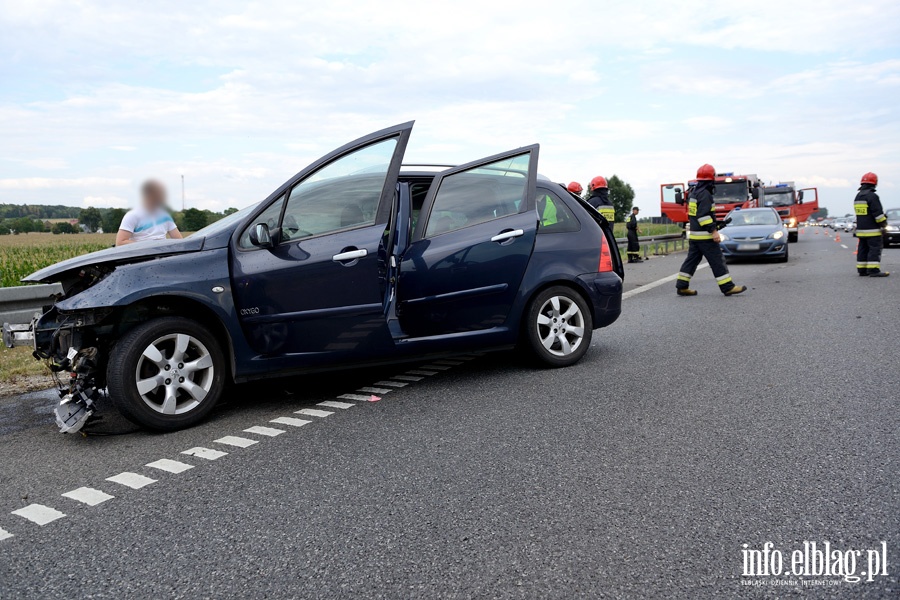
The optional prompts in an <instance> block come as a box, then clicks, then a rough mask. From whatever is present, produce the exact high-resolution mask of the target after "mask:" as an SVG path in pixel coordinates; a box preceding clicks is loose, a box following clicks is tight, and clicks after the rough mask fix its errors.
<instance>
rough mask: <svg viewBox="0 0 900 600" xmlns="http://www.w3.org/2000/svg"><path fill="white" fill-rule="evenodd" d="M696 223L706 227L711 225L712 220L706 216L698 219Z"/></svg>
mask: <svg viewBox="0 0 900 600" xmlns="http://www.w3.org/2000/svg"><path fill="white" fill-rule="evenodd" d="M697 222H698V223H700V224H701V225H703V226H704V227H706V226H707V225H712V222H713V218H712V217H710V216H709V215H706V216H705V217H700V218H699V219H697Z"/></svg>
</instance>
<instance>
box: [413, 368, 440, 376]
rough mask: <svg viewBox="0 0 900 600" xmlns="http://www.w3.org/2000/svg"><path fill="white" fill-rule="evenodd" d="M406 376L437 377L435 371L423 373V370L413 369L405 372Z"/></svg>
mask: <svg viewBox="0 0 900 600" xmlns="http://www.w3.org/2000/svg"><path fill="white" fill-rule="evenodd" d="M406 374H407V375H437V374H438V372H437V371H425V370H424V369H413V370H412V371H407V372H406Z"/></svg>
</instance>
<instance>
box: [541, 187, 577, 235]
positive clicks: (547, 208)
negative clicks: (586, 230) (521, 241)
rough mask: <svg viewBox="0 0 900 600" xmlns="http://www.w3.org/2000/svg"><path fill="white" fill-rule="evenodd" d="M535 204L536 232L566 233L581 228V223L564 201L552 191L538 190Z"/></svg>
mask: <svg viewBox="0 0 900 600" xmlns="http://www.w3.org/2000/svg"><path fill="white" fill-rule="evenodd" d="M535 206H536V207H537V213H538V223H539V224H540V227H539V228H538V233H566V232H569V231H578V230H579V229H581V223H579V222H578V219H577V218H576V217H575V215H574V214H573V213H572V211H571V210H569V207H568V206H566V203H565V202H564V201H563V200H562V198H560V197H559V196H557V195H556V194H554V193H553V192H551V191H549V190H538V193H537V196H535Z"/></svg>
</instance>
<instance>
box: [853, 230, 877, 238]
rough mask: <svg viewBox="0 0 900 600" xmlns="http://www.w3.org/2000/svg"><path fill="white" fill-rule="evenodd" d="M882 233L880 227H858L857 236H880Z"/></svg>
mask: <svg viewBox="0 0 900 600" xmlns="http://www.w3.org/2000/svg"><path fill="white" fill-rule="evenodd" d="M879 235H881V230H880V229H857V230H856V237H878V236H879Z"/></svg>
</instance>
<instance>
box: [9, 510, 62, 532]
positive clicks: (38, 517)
mask: <svg viewBox="0 0 900 600" xmlns="http://www.w3.org/2000/svg"><path fill="white" fill-rule="evenodd" d="M12 514H14V515H16V516H18V517H22V518H23V519H28V520H29V521H31V522H32V523H35V524H37V525H40V526H42V527H43V526H44V525H46V524H47V523H52V522H53V521H55V520H57V519H62V518H63V517H64V516H66V513H64V512H59V511H58V510H56V509H55V508H50V507H49V506H44V505H43V504H29V505H28V506H26V507H25V508H20V509H19V510H14V511H12Z"/></svg>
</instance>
